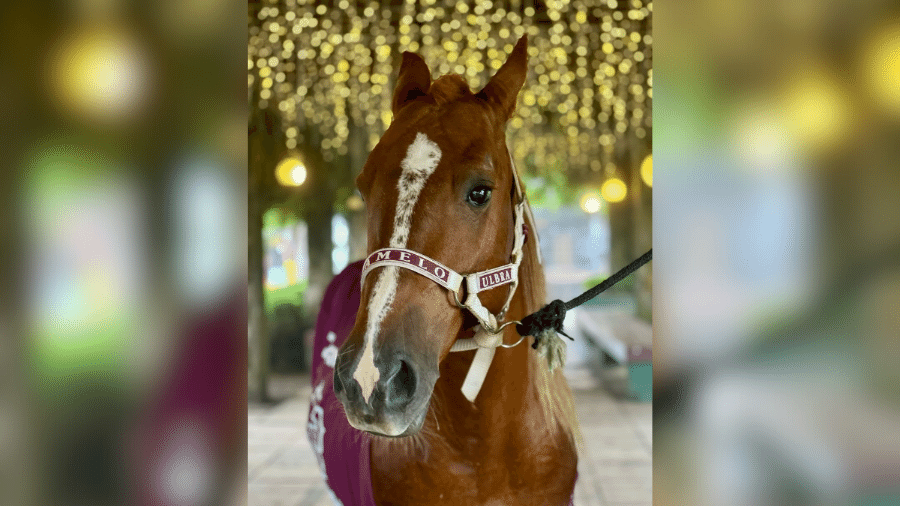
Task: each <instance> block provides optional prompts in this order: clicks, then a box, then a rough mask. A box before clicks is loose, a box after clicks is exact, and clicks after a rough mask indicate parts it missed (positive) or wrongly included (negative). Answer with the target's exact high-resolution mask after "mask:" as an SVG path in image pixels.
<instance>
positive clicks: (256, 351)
mask: <svg viewBox="0 0 900 506" xmlns="http://www.w3.org/2000/svg"><path fill="white" fill-rule="evenodd" d="M248 204H249V205H248V206H247V210H248V214H249V217H248V225H249V226H248V230H247V233H248V237H247V247H248V255H247V261H248V265H247V269H248V272H247V278H248V290H249V293H248V297H247V298H248V300H247V303H248V307H247V309H248V311H247V327H248V329H247V330H248V339H249V350H250V353H249V356H248V363H249V364H250V371H249V379H250V381H251V382H252V385H250V386H249V389H250V393H251V395H253V396H254V397H255V398H256V399H258V400H260V401H262V402H266V401H268V400H269V356H270V355H271V350H270V348H271V343H269V329H268V319H267V316H266V309H265V307H266V306H265V289H264V286H263V284H264V280H265V274H264V272H263V270H264V266H263V239H262V228H263V209H262V203H261V202H260V199H259V197H256V196H254V194H253V193H252V192H251V194H250V201H249V203H248Z"/></svg>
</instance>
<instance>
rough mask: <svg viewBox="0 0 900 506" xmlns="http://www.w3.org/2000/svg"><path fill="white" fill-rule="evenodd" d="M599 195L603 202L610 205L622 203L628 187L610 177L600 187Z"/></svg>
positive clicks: (615, 178) (617, 179)
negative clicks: (601, 196)
mask: <svg viewBox="0 0 900 506" xmlns="http://www.w3.org/2000/svg"><path fill="white" fill-rule="evenodd" d="M600 194H601V195H603V200H605V201H607V202H611V203H616V202H622V201H623V200H625V196H626V195H627V194H628V187H627V186H625V182H624V181H622V180H621V179H619V178H617V177H611V178H609V179H607V180H606V181H604V182H603V186H601V187H600Z"/></svg>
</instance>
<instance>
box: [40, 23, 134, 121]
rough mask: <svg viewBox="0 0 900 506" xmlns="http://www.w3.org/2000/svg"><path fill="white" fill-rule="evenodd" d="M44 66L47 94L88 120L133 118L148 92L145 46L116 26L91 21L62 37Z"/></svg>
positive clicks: (64, 107) (62, 105)
mask: <svg viewBox="0 0 900 506" xmlns="http://www.w3.org/2000/svg"><path fill="white" fill-rule="evenodd" d="M47 70H48V72H47V74H48V77H49V81H50V82H49V83H48V84H49V87H50V89H51V90H52V98H54V99H55V100H56V101H57V103H58V104H59V106H60V107H62V108H63V109H66V110H68V111H69V112H71V113H74V114H75V115H78V116H80V117H82V118H83V119H87V120H91V121H97V122H103V123H121V122H126V121H129V120H133V119H135V115H136V114H137V113H138V112H140V111H141V109H142V108H143V107H144V106H145V105H146V101H147V98H148V95H149V92H150V86H149V85H150V83H151V72H150V62H149V58H148V55H147V53H146V50H145V49H143V48H142V47H141V45H140V44H139V43H138V41H137V39H136V38H134V36H133V35H131V34H129V33H128V32H126V31H123V30H120V29H118V28H115V27H94V26H91V27H88V28H81V29H78V30H75V31H73V32H72V33H71V34H69V35H68V36H66V37H63V38H62V39H61V40H59V41H58V43H57V45H56V48H55V49H54V50H52V51H51V52H50V59H49V61H48V69H47Z"/></svg>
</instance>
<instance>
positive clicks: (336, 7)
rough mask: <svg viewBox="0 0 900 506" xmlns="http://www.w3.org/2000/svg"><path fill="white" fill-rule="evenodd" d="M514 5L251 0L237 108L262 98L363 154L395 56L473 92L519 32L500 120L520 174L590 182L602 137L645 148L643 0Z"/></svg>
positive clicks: (648, 116) (375, 130)
mask: <svg viewBox="0 0 900 506" xmlns="http://www.w3.org/2000/svg"><path fill="white" fill-rule="evenodd" d="M527 3H530V2H527ZM525 4H526V2H521V1H520V0H509V1H499V0H498V1H494V2H480V1H474V0H469V1H462V2H438V1H436V0H426V1H424V2H415V1H413V0H404V1H403V2H399V3H390V4H384V3H381V2H378V1H368V2H366V1H361V2H359V1H347V0H341V1H336V2H333V3H328V4H323V3H318V2H315V3H314V2H313V1H312V0H263V3H262V5H261V6H258V7H256V9H258V10H254V9H251V10H250V11H249V24H250V40H249V50H248V51H249V54H248V74H249V77H248V82H249V83H250V85H251V86H257V87H259V89H260V93H259V94H258V95H254V94H253V93H250V94H249V96H250V97H257V98H255V100H258V101H259V102H258V103H256V104H250V105H251V106H252V107H262V106H266V107H268V106H272V107H273V109H274V110H275V111H276V112H277V114H279V115H280V116H281V120H282V124H283V125H285V128H288V127H297V126H301V129H300V131H301V132H302V131H303V130H304V128H302V125H310V126H314V127H315V128H316V129H318V133H319V134H320V135H321V139H320V140H319V145H318V146H317V147H318V148H319V149H320V150H321V152H322V155H323V157H324V158H325V160H326V162H330V161H333V160H334V159H335V157H337V156H341V155H345V154H347V152H348V151H347V150H348V142H349V141H350V140H351V137H354V138H358V136H362V138H363V143H364V144H365V145H366V148H367V149H371V148H372V147H374V145H375V143H376V142H377V140H378V139H379V138H380V137H381V135H382V134H383V132H384V131H385V129H387V127H388V126H389V125H390V123H391V121H392V119H393V118H392V115H391V113H390V109H391V107H390V104H391V98H392V93H393V89H392V85H393V82H394V79H395V78H396V68H395V65H396V64H397V63H398V62H399V55H400V54H401V53H402V52H403V51H415V52H418V53H419V54H421V55H422V56H423V57H424V58H425V61H426V62H428V64H429V67H430V68H431V71H432V77H438V76H439V75H442V74H445V73H459V74H462V75H463V76H464V77H465V78H466V80H467V82H468V83H469V85H470V86H471V87H472V88H473V90H478V89H480V88H481V87H482V86H484V85H485V84H486V83H487V81H488V79H490V77H491V76H492V75H493V74H494V73H495V72H496V69H497V68H499V67H500V65H502V63H503V62H504V61H505V59H506V57H507V56H508V54H509V52H510V50H511V49H512V47H513V45H514V44H515V43H516V41H517V40H518V39H519V37H521V36H522V35H523V34H526V33H527V34H528V35H529V45H530V47H529V66H530V69H531V71H530V73H529V79H528V81H527V82H526V85H525V87H524V89H523V91H522V93H521V94H520V96H519V107H518V108H517V112H516V114H515V115H514V117H513V119H512V120H511V122H510V128H509V137H510V144H511V147H512V148H513V150H514V152H513V156H514V157H515V158H516V159H517V160H521V161H522V164H523V167H524V168H526V169H527V170H531V171H538V172H539V171H542V170H549V169H550V168H551V167H560V166H561V167H563V168H564V169H565V171H566V173H567V175H568V176H569V178H570V180H571V181H572V182H577V181H580V180H581V181H594V184H596V182H597V181H596V180H597V177H598V174H597V171H596V169H592V162H595V161H596V160H606V159H608V157H609V156H610V155H609V153H611V152H612V148H613V146H620V145H623V144H625V145H628V146H633V145H644V144H645V143H646V141H645V140H644V139H646V138H648V137H649V136H650V132H651V131H652V96H653V94H652V91H653V80H652V70H651V62H652V54H653V51H652V36H651V35H650V31H651V13H652V2H642V1H641V0H630V1H627V2H626V1H620V2H609V1H602V2H599V1H587V0H548V1H547V2H546V3H545V4H544V5H546V9H545V10H544V9H540V10H536V9H535V8H534V7H533V6H531V5H525ZM351 132H352V133H351ZM311 140H312V139H307V138H303V136H302V135H298V134H295V135H293V136H286V139H285V142H286V144H289V145H290V146H289V147H290V148H294V147H296V146H297V145H298V143H302V142H310V141H311ZM640 149H641V150H642V151H643V150H645V149H646V148H645V147H641V148H640Z"/></svg>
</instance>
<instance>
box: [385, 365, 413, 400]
mask: <svg viewBox="0 0 900 506" xmlns="http://www.w3.org/2000/svg"><path fill="white" fill-rule="evenodd" d="M386 383H387V384H386V388H385V395H384V404H385V407H386V408H388V409H392V410H399V409H403V408H405V407H406V405H407V404H409V402H410V401H411V400H412V397H413V394H414V393H415V391H416V375H415V373H414V372H413V368H412V366H411V365H410V364H409V363H408V362H406V361H405V360H401V361H400V366H399V367H398V368H397V371H396V373H394V375H393V376H391V377H390V378H389V379H388V380H387V382H386Z"/></svg>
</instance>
